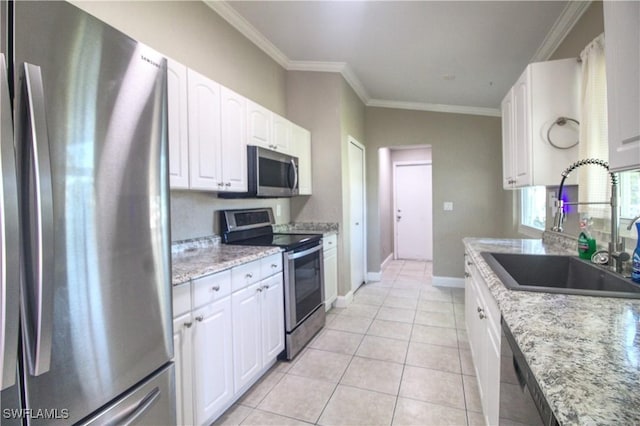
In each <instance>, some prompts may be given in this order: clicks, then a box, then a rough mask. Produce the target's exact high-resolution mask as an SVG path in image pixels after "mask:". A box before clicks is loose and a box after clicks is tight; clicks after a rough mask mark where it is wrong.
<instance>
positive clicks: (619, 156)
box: [604, 1, 640, 171]
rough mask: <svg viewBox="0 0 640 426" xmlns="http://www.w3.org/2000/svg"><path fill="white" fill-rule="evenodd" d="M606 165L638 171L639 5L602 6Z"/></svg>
mask: <svg viewBox="0 0 640 426" xmlns="http://www.w3.org/2000/svg"><path fill="white" fill-rule="evenodd" d="M604 28H605V32H606V37H607V45H606V49H605V55H606V61H607V108H608V110H609V112H608V116H609V165H610V166H611V170H612V171H622V170H632V169H638V168H640V77H638V76H639V75H640V48H639V47H638V44H639V43H640V2H637V1H624V2H622V1H621V2H617V1H616V2H614V1H606V2H604Z"/></svg>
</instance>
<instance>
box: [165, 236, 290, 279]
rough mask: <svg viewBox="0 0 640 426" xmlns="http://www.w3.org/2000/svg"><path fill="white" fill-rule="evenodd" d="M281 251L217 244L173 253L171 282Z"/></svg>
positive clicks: (278, 249) (214, 271)
mask: <svg viewBox="0 0 640 426" xmlns="http://www.w3.org/2000/svg"><path fill="white" fill-rule="evenodd" d="M281 251H282V250H281V249H280V248H279V247H256V246H234V245H226V244H216V245H211V246H204V247H199V248H192V249H188V250H185V251H182V252H180V253H173V255H172V256H171V258H172V268H171V269H172V280H171V282H172V284H173V285H178V284H182V283H185V282H187V281H189V280H191V279H194V278H198V277H202V276H205V275H209V274H214V273H216V272H220V271H223V270H225V269H229V268H232V267H234V266H238V265H241V264H243V263H247V262H251V261H253V260H257V259H261V258H263V257H267V256H270V255H272V254H276V253H280V252H281Z"/></svg>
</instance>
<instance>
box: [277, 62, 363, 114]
mask: <svg viewBox="0 0 640 426" xmlns="http://www.w3.org/2000/svg"><path fill="white" fill-rule="evenodd" d="M286 69H287V70H289V71H315V72H335V73H339V74H342V77H343V78H344V79H345V80H346V82H347V83H348V84H349V86H351V88H352V89H353V91H354V92H356V95H358V97H359V98H360V100H361V101H362V103H364V104H365V105H366V104H367V102H369V94H368V93H367V89H365V88H364V85H363V84H362V82H361V81H360V79H359V78H358V76H356V73H355V72H353V70H352V69H351V67H350V66H349V64H347V63H346V62H320V61H289V63H288V64H287V67H286Z"/></svg>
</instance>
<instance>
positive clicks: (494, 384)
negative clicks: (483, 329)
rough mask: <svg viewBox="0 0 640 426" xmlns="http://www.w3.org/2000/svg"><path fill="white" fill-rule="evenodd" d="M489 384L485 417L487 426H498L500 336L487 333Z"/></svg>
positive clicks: (486, 391) (491, 332)
mask: <svg viewBox="0 0 640 426" xmlns="http://www.w3.org/2000/svg"><path fill="white" fill-rule="evenodd" d="M487 336H488V338H489V339H488V342H487V367H486V368H487V383H486V386H485V392H484V394H485V397H486V403H485V404H483V405H484V408H485V416H486V417H487V420H488V421H487V424H489V425H497V424H498V423H499V418H500V361H501V359H500V335H499V334H498V335H496V334H495V333H494V331H493V330H491V329H489V332H488V333H487Z"/></svg>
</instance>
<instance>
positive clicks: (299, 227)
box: [273, 222, 339, 237]
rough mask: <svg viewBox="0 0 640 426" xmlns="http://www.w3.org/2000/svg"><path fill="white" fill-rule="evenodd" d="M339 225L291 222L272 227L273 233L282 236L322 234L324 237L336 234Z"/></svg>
mask: <svg viewBox="0 0 640 426" xmlns="http://www.w3.org/2000/svg"><path fill="white" fill-rule="evenodd" d="M338 230H339V225H338V224H337V223H327V222H293V223H285V224H280V225H273V232H277V233H284V234H322V235H323V236H324V237H328V236H329V235H334V234H337V233H338Z"/></svg>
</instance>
